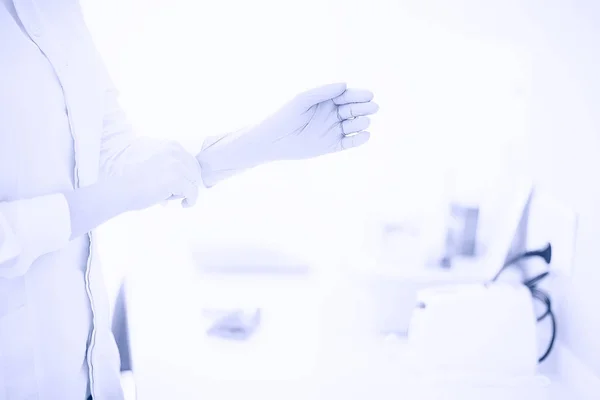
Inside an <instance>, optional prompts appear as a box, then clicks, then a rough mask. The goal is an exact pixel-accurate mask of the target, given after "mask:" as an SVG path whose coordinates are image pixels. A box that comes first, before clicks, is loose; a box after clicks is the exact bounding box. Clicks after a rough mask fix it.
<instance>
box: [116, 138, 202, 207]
mask: <svg viewBox="0 0 600 400" xmlns="http://www.w3.org/2000/svg"><path fill="white" fill-rule="evenodd" d="M118 179H119V180H120V183H121V185H120V187H121V188H122V190H123V191H125V193H126V197H127V208H128V209H129V210H142V209H145V208H148V207H151V206H153V205H155V204H158V203H160V202H163V201H166V200H172V199H183V200H182V202H181V204H182V206H183V207H186V208H187V207H192V206H194V205H195V204H196V201H197V199H198V187H199V185H201V184H202V177H201V172H200V165H199V164H198V161H197V160H196V158H195V157H194V156H193V155H191V154H189V153H188V152H187V151H186V150H185V149H184V148H183V147H181V146H180V145H179V144H178V143H175V142H169V143H167V144H166V146H165V147H164V148H163V149H161V151H160V152H158V153H156V154H154V155H153V156H152V157H150V158H149V159H148V160H146V161H143V162H141V163H139V164H136V165H131V166H127V167H125V168H124V169H123V172H122V174H121V175H120V176H119V178H118Z"/></svg>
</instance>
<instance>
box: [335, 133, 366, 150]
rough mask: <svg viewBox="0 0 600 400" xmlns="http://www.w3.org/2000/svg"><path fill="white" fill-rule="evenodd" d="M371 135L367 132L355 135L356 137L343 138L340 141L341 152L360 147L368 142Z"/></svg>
mask: <svg viewBox="0 0 600 400" xmlns="http://www.w3.org/2000/svg"><path fill="white" fill-rule="evenodd" d="M370 137H371V134H370V133H369V132H367V131H363V132H360V133H357V134H356V135H351V136H344V137H343V138H342V141H341V147H342V150H348V149H352V148H354V147H358V146H362V145H363V144H365V143H367V142H368V141H369V138H370Z"/></svg>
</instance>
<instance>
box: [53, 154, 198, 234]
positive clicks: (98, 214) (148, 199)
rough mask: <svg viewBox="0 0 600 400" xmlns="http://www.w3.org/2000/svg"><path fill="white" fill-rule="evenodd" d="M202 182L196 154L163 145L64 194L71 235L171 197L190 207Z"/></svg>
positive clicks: (194, 201)
mask: <svg viewBox="0 0 600 400" xmlns="http://www.w3.org/2000/svg"><path fill="white" fill-rule="evenodd" d="M201 182H202V178H201V172H200V166H199V165H198V162H197V161H196V159H195V157H194V156H192V155H191V154H188V153H187V152H186V151H185V150H184V149H183V148H182V147H181V146H179V145H177V144H175V143H170V144H168V145H165V146H163V147H161V150H160V151H159V152H155V153H154V154H151V155H149V156H148V157H144V158H143V159H139V160H137V162H135V163H132V164H128V165H126V166H123V168H120V170H119V172H118V173H116V174H113V175H108V176H103V177H101V178H100V179H99V180H98V182H96V183H95V184H93V185H90V186H85V187H82V188H78V189H77V190H74V191H69V192H66V193H64V195H65V198H66V200H67V203H68V204H69V211H70V214H71V237H72V238H76V237H79V236H80V235H82V234H85V233H86V232H89V231H91V230H93V229H95V228H96V227H98V226H99V225H101V224H103V223H104V222H106V221H108V220H110V219H112V218H114V217H116V216H117V215H119V214H122V213H125V212H128V211H137V210H143V209H146V208H148V207H151V206H154V205H156V204H158V203H160V202H162V201H165V200H168V199H171V198H182V199H183V200H182V205H183V206H184V207H191V206H193V205H194V204H195V203H196V200H197V199H198V189H199V186H200V185H201Z"/></svg>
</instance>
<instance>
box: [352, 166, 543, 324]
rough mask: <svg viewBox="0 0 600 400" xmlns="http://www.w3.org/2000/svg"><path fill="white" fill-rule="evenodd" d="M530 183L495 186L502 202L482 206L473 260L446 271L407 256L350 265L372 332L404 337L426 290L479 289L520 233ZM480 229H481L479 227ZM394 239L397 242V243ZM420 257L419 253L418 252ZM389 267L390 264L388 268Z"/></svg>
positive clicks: (411, 240) (455, 261) (457, 260)
mask: <svg viewBox="0 0 600 400" xmlns="http://www.w3.org/2000/svg"><path fill="white" fill-rule="evenodd" d="M532 187H533V185H532V182H531V180H530V179H529V178H528V177H520V178H517V179H515V178H512V179H510V180H507V181H505V182H500V183H499V185H498V192H499V194H498V195H497V196H496V197H501V198H502V201H498V200H497V199H496V202H495V203H493V204H491V205H490V206H486V208H485V211H486V219H485V220H484V221H485V223H487V224H490V225H491V226H487V227H486V228H487V230H488V234H487V236H482V239H486V242H484V243H483V246H482V248H483V249H484V250H485V251H481V254H478V255H477V256H476V257H471V256H468V257H461V256H458V255H456V256H455V257H454V258H453V260H452V261H453V262H452V267H451V268H439V266H437V267H433V266H432V265H433V264H430V263H428V261H427V259H426V258H424V257H423V258H422V259H420V260H418V259H417V258H415V257H413V256H411V257H410V259H409V260H408V261H406V260H405V261H403V264H401V262H402V261H400V259H399V258H397V257H394V258H388V259H386V260H381V259H380V260H376V261H374V260H373V259H372V257H371V258H370V257H369V256H368V255H366V256H365V257H364V258H362V259H359V258H356V260H352V261H351V262H352V263H353V265H355V266H356V267H355V269H354V273H355V274H356V275H355V286H356V287H357V289H358V290H359V291H364V292H366V293H365V294H364V298H365V302H366V303H367V304H368V305H369V306H368V308H370V310H371V311H370V315H368V316H365V319H366V320H367V321H368V322H367V323H369V324H371V325H372V326H373V329H374V331H378V332H380V333H384V334H385V333H390V332H394V333H397V334H406V332H407V331H408V327H409V322H410V318H411V315H412V312H413V308H414V304H415V303H416V301H417V293H418V292H419V291H420V290H422V289H426V288H430V287H437V286H446V285H456V284H478V283H479V284H482V283H485V282H488V281H489V279H490V276H493V275H494V274H495V273H496V272H497V271H498V270H499V269H500V268H501V267H502V266H503V265H504V264H505V262H506V260H507V258H508V257H509V254H510V253H511V249H512V248H513V242H514V241H515V238H516V237H517V236H518V234H519V228H520V227H521V222H522V220H523V218H524V217H525V216H526V212H525V211H526V210H527V206H528V204H529V201H530V198H531V193H532ZM481 227H482V228H484V226H483V225H482V226H481ZM408 233H409V234H410V235H404V236H408V237H409V239H408V240H409V243H410V246H412V247H413V248H414V247H418V245H417V244H415V239H414V237H413V236H414V234H413V233H412V231H410V230H409V231H408ZM411 235H412V236H411ZM398 241H399V239H397V240H396V243H398ZM419 254H423V251H422V250H419ZM390 262H391V263H390Z"/></svg>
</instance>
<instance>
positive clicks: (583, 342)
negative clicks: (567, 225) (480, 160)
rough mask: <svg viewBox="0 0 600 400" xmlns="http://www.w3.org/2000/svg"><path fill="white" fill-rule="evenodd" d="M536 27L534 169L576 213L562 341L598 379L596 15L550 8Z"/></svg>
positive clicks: (599, 34) (590, 6) (584, 8)
mask: <svg viewBox="0 0 600 400" xmlns="http://www.w3.org/2000/svg"><path fill="white" fill-rule="evenodd" d="M538 20H539V21H540V23H539V26H540V30H539V31H538V35H537V36H536V38H535V40H536V41H535V43H536V46H535V62H534V69H533V72H534V79H533V103H532V105H533V107H532V114H531V132H532V135H531V149H532V158H531V161H532V164H531V165H532V169H533V171H534V172H535V176H536V178H537V180H538V182H539V184H540V185H541V186H542V187H543V188H544V189H545V190H548V191H550V192H552V193H553V194H554V195H555V196H556V197H557V198H559V199H561V200H563V201H564V202H565V203H566V204H569V205H570V206H571V207H573V209H574V210H575V211H576V212H578V213H579V228H578V238H577V243H576V257H575V266H574V268H575V269H574V275H573V277H572V279H571V280H566V279H565V282H563V284H564V289H565V291H564V298H563V299H562V301H561V303H560V304H561V313H560V317H559V330H560V331H559V333H560V335H559V337H560V340H561V341H562V342H563V343H565V344H566V345H567V346H568V347H569V348H571V349H572V350H573V352H574V353H575V354H576V355H577V356H579V357H580V358H581V359H582V360H583V361H584V362H585V363H586V364H587V365H589V366H590V367H591V368H593V370H594V372H595V373H596V374H597V375H598V376H600V340H599V339H598V338H599V337H600V313H599V312H598V309H597V306H598V305H599V304H600V290H599V287H600V268H599V262H598V248H599V243H600V181H599V180H598V171H600V113H599V110H600V74H599V72H598V71H600V7H599V6H598V2H594V1H590V0H588V1H574V2H562V3H560V4H559V2H553V4H552V6H551V7H548V8H540V9H539V17H538Z"/></svg>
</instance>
